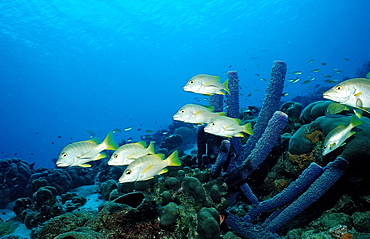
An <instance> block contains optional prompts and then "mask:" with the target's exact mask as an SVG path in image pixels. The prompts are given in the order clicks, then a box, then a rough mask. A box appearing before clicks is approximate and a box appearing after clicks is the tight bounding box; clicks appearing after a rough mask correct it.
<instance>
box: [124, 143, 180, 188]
mask: <svg viewBox="0 0 370 239" xmlns="http://www.w3.org/2000/svg"><path fill="white" fill-rule="evenodd" d="M163 158H164V155H163V154H154V155H145V156H142V157H139V158H137V159H135V160H134V161H133V162H132V163H130V164H129V165H128V167H127V168H126V170H125V171H124V172H123V174H122V176H121V177H120V178H119V180H118V181H119V182H120V183H128V182H135V181H145V180H148V179H151V178H153V177H154V176H156V175H159V174H163V173H166V172H167V171H168V169H167V168H166V167H167V166H180V165H181V162H180V160H179V159H178V153H177V150H176V151H174V152H173V153H172V154H171V155H170V156H169V157H168V158H167V159H165V160H163Z"/></svg>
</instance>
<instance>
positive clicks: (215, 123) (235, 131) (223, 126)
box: [204, 116, 253, 138]
mask: <svg viewBox="0 0 370 239" xmlns="http://www.w3.org/2000/svg"><path fill="white" fill-rule="evenodd" d="M240 124H241V120H240V119H235V118H230V117H227V116H218V117H216V118H214V119H212V120H211V122H210V123H209V124H208V125H207V126H206V127H205V128H204V131H205V132H207V133H210V134H214V135H218V136H223V137H228V138H231V137H244V135H243V134H242V132H245V133H247V134H250V135H253V130H252V125H251V123H248V124H245V125H240Z"/></svg>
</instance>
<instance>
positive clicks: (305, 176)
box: [243, 163, 323, 219]
mask: <svg viewBox="0 0 370 239" xmlns="http://www.w3.org/2000/svg"><path fill="white" fill-rule="evenodd" d="M322 172H323V169H322V167H320V166H319V165H317V164H316V163H311V164H310V166H308V167H307V168H306V169H305V170H304V171H303V172H302V174H301V175H300V176H299V177H298V178H297V179H296V180H295V181H294V182H292V183H290V184H289V186H288V187H286V188H285V189H284V190H283V191H282V192H280V193H279V194H277V195H275V196H274V197H272V198H270V199H268V200H265V201H263V202H261V203H259V204H258V205H256V206H255V207H253V208H251V210H249V211H248V214H247V215H248V216H249V217H250V218H251V219H253V218H255V217H256V216H258V215H260V214H261V213H263V212H267V211H269V210H271V209H274V208H278V207H280V206H283V205H285V204H287V203H289V202H291V201H292V200H294V199H295V198H296V197H297V196H298V195H299V194H301V193H302V192H303V191H305V190H306V189H307V188H308V187H309V186H310V185H311V183H312V182H313V181H315V179H316V178H318V177H319V176H320V175H321V174H322ZM243 192H244V190H243ZM244 194H245V193H244Z"/></svg>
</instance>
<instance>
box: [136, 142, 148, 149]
mask: <svg viewBox="0 0 370 239" xmlns="http://www.w3.org/2000/svg"><path fill="white" fill-rule="evenodd" d="M136 144H137V145H140V146H142V147H143V148H146V143H145V142H144V141H139V142H136Z"/></svg>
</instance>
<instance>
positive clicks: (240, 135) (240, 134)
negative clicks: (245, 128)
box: [234, 133, 244, 137]
mask: <svg viewBox="0 0 370 239" xmlns="http://www.w3.org/2000/svg"><path fill="white" fill-rule="evenodd" d="M234 136H235V137H244V134H242V133H238V134H236V135H234Z"/></svg>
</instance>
